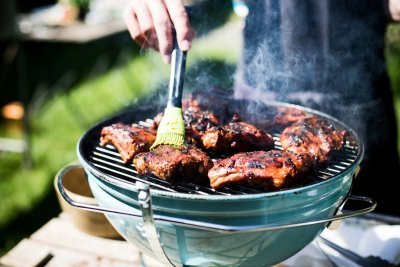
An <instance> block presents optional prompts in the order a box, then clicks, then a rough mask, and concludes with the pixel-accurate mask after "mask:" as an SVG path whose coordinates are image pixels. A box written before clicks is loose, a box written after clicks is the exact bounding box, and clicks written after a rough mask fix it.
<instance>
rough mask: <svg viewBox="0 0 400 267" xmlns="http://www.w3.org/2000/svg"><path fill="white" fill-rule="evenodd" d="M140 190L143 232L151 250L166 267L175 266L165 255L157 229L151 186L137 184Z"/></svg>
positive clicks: (139, 198)
mask: <svg viewBox="0 0 400 267" xmlns="http://www.w3.org/2000/svg"><path fill="white" fill-rule="evenodd" d="M136 185H137V186H138V188H139V194H138V200H139V201H138V202H139V206H140V210H141V211H142V218H143V230H144V233H145V236H146V238H147V242H149V245H150V248H151V250H152V251H153V252H154V254H155V255H156V257H157V259H158V260H159V261H161V262H162V263H163V264H164V265H165V266H174V265H173V264H172V263H171V261H170V260H169V259H168V256H167V254H165V252H164V249H163V247H162V244H161V242H160V239H159V238H158V234H157V228H156V225H155V223H154V219H153V209H152V204H151V194H150V186H149V185H147V184H144V183H141V182H136Z"/></svg>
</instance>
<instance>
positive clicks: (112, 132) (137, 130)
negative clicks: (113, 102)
mask: <svg viewBox="0 0 400 267" xmlns="http://www.w3.org/2000/svg"><path fill="white" fill-rule="evenodd" d="M155 139H156V132H155V131H154V130H151V129H147V128H144V127H142V126H140V125H126V124H122V123H117V124H113V125H111V126H107V127H104V128H103V129H102V130H101V137H100V145H101V146H104V145H106V144H108V143H111V144H113V145H114V146H115V148H116V149H117V150H118V152H119V154H120V156H121V159H122V160H123V161H124V162H125V163H131V162H132V159H133V157H134V156H135V155H136V154H138V153H140V152H145V151H149V148H150V146H151V145H152V144H153V143H154V141H155Z"/></svg>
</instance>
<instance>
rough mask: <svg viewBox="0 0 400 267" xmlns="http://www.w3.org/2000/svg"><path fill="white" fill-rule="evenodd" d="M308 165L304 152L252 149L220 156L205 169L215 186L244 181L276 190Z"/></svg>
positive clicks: (300, 173)
mask: <svg viewBox="0 0 400 267" xmlns="http://www.w3.org/2000/svg"><path fill="white" fill-rule="evenodd" d="M311 167H313V160H312V158H311V156H310V155H309V154H307V153H304V154H297V155H296V154H294V153H290V152H284V151H279V150H270V151H253V152H245V153H239V154H235V155H233V156H232V157H230V158H227V159H223V160H220V161H219V162H217V163H216V164H215V165H214V167H213V168H212V169H211V170H210V171H209V172H208V177H209V178H210V183H211V186H212V187H213V188H215V189H217V188H219V187H222V186H226V185H230V184H245V185H250V186H251V185H256V186H261V187H263V188H265V189H267V190H276V189H279V188H283V187H285V186H288V185H291V184H293V183H294V182H295V181H296V180H297V179H298V178H299V177H301V176H302V175H303V174H304V173H305V172H307V171H308V170H309V169H310V168H311Z"/></svg>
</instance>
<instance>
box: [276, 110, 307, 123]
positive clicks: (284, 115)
mask: <svg viewBox="0 0 400 267" xmlns="http://www.w3.org/2000/svg"><path fill="white" fill-rule="evenodd" d="M311 116H312V115H309V114H307V113H305V112H304V111H302V110H300V109H297V108H287V107H278V108H276V114H275V116H274V119H273V121H274V123H275V124H278V125H281V126H289V125H291V124H293V123H296V122H299V121H301V120H303V119H306V118H310V117H311Z"/></svg>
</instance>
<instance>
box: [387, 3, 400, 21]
mask: <svg viewBox="0 0 400 267" xmlns="http://www.w3.org/2000/svg"><path fill="white" fill-rule="evenodd" d="M384 3H385V5H386V6H385V9H386V11H387V14H388V17H389V20H390V21H392V22H400V0H385V1H384Z"/></svg>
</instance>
